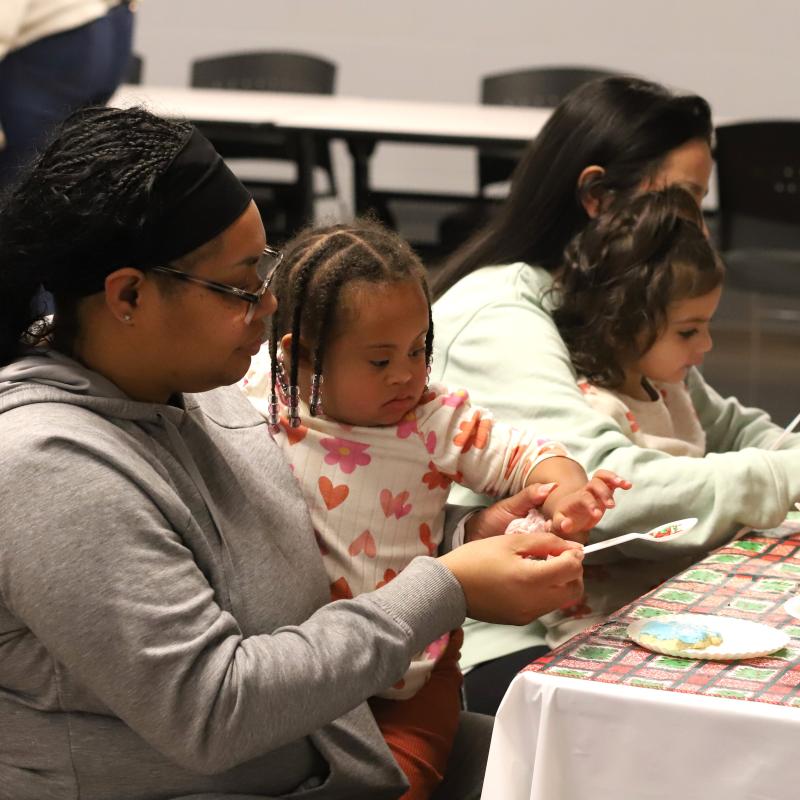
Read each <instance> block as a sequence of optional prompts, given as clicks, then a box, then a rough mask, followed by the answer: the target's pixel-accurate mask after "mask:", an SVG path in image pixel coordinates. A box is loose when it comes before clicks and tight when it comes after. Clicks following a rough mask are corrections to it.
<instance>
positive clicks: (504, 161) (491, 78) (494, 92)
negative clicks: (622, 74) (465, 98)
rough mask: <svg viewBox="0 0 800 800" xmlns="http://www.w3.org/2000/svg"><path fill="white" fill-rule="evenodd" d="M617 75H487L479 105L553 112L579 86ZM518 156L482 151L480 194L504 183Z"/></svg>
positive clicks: (584, 71)
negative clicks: (537, 108)
mask: <svg viewBox="0 0 800 800" xmlns="http://www.w3.org/2000/svg"><path fill="white" fill-rule="evenodd" d="M618 74H619V73H617V72H612V71H610V70H605V69H595V68H593V67H535V68H532V69H524V70H516V71H514V72H503V73H499V74H497V75H487V76H486V77H484V78H483V80H482V81H481V103H484V104H485V105H494V106H533V107H540V108H553V107H555V106H557V105H558V104H559V103H560V102H561V101H562V100H563V99H564V97H565V96H566V95H568V94H569V93H570V92H571V91H572V90H573V89H576V88H577V87H578V86H580V85H581V84H584V83H587V82H588V81H592V80H595V79H597V78H609V77H611V76H613V75H618ZM521 153H522V148H481V150H480V154H479V157H478V183H479V186H480V191H481V193H482V192H483V190H484V188H485V187H486V186H488V185H489V184H491V183H500V182H501V181H507V180H508V179H509V178H510V177H511V173H512V172H513V171H514V168H515V167H516V165H517V162H518V161H519V157H520V155H521Z"/></svg>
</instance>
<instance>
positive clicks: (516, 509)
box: [464, 483, 556, 542]
mask: <svg viewBox="0 0 800 800" xmlns="http://www.w3.org/2000/svg"><path fill="white" fill-rule="evenodd" d="M555 485H556V484H555V483H531V484H529V485H528V486H526V487H525V488H524V489H523V490H522V491H521V492H517V494H514V495H511V497H506V498H505V499H504V500H498V501H497V502H496V503H493V504H492V505H490V506H487V507H486V508H483V509H481V510H480V511H478V512H476V513H475V514H473V515H472V516H471V517H470V518H469V519H468V520H467V521H466V523H465V524H464V541H465V542H474V541H477V540H478V539H486V538H488V537H490V536H499V535H500V534H501V533H505V532H506V528H507V527H508V525H509V523H510V522H512V521H513V520H515V519H521V518H523V517H524V516H525V515H526V514H527V513H528V511H530V510H531V508H534V507H536V508H538V507H539V506H541V505H542V503H544V501H545V500H546V499H547V497H548V495H549V494H550V492H552V491H553V489H554V488H555Z"/></svg>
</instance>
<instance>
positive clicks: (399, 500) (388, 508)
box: [380, 489, 412, 519]
mask: <svg viewBox="0 0 800 800" xmlns="http://www.w3.org/2000/svg"><path fill="white" fill-rule="evenodd" d="M380 498H381V508H382V509H383V513H384V514H385V515H386V516H387V517H392V516H394V517H397V519H400V517H404V516H405V515H406V514H409V513H410V512H411V509H412V505H411V503H406V500H408V492H400V494H398V495H393V494H392V493H391V491H390V490H389V489H382V490H381V494H380Z"/></svg>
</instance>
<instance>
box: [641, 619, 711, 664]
mask: <svg viewBox="0 0 800 800" xmlns="http://www.w3.org/2000/svg"><path fill="white" fill-rule="evenodd" d="M639 641H640V642H641V643H642V644H643V645H645V646H647V647H654V648H657V649H658V650H662V651H665V652H668V653H671V654H675V655H680V654H681V653H685V652H686V651H687V650H704V649H705V648H706V647H714V646H716V645H720V644H722V635H721V634H720V633H718V632H717V631H715V630H713V629H711V628H709V627H708V626H707V625H699V624H697V623H693V622H680V621H677V620H668V621H661V620H657V619H652V620H650V621H649V622H648V623H647V624H646V625H644V626H643V627H642V629H641V632H640V633H639Z"/></svg>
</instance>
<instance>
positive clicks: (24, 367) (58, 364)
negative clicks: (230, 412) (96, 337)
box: [0, 348, 184, 423]
mask: <svg viewBox="0 0 800 800" xmlns="http://www.w3.org/2000/svg"><path fill="white" fill-rule="evenodd" d="M33 403H71V404H72V405H76V406H82V407H84V408H90V409H92V410H93V411H95V412H96V413H98V414H102V415H103V416H105V417H114V418H117V419H127V420H136V421H152V422H156V421H157V420H158V419H159V417H164V416H167V417H168V418H171V419H172V420H173V421H174V422H176V423H177V422H179V421H180V418H181V417H182V416H183V413H184V412H183V410H182V409H180V408H176V407H175V406H171V405H161V404H158V403H144V402H140V401H138V400H132V399H131V398H130V397H128V396H127V395H126V394H125V393H124V392H123V391H122V390H121V389H120V388H119V387H118V386H117V385H116V384H114V383H112V382H111V381H110V380H108V379H107V378H104V377H103V376H102V375H100V374H99V373H98V372H94V371H93V370H91V369H88V368H87V367H85V366H83V365H82V364H80V363H78V362H77V361H75V360H74V359H72V358H69V357H68V356H65V355H63V354H62V353H59V352H58V351H56V350H48V349H43V348H31V349H29V350H28V352H27V353H26V354H25V355H24V356H23V357H22V358H20V359H17V360H16V361H14V362H12V363H11V364H9V365H8V366H5V367H3V368H1V369H0V414H2V413H4V412H6V411H10V410H11V409H14V408H19V407H20V406H25V405H31V404H33Z"/></svg>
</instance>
